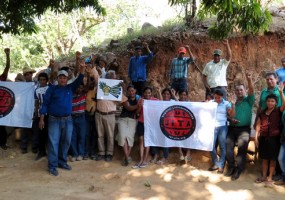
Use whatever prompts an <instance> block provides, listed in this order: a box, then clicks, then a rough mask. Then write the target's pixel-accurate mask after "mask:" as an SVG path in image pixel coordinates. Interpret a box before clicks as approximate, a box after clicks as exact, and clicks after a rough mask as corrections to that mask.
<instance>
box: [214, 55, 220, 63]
mask: <svg viewBox="0 0 285 200" xmlns="http://www.w3.org/2000/svg"><path fill="white" fill-rule="evenodd" d="M213 60H214V63H218V62H220V60H221V57H220V56H219V55H218V54H215V55H214V56H213Z"/></svg>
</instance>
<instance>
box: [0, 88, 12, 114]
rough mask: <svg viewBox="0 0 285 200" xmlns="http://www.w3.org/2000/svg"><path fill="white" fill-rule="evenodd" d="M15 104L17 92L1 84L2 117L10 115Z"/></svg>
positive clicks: (0, 104) (0, 103) (0, 112)
mask: <svg viewBox="0 0 285 200" xmlns="http://www.w3.org/2000/svg"><path fill="white" fill-rule="evenodd" d="M14 105H15V94H14V93H13V92H12V90H10V89H9V88H6V87H3V86H0V118H2V117H5V116H6V115H8V114H9V113H10V112H11V111H12V109H13V108H14Z"/></svg>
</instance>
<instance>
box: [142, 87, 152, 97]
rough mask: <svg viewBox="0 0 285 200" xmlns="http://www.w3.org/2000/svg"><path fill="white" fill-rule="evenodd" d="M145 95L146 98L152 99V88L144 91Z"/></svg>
mask: <svg viewBox="0 0 285 200" xmlns="http://www.w3.org/2000/svg"><path fill="white" fill-rule="evenodd" d="M143 96H144V98H145V99H150V97H151V90H150V89H147V90H145V91H144V92H143Z"/></svg>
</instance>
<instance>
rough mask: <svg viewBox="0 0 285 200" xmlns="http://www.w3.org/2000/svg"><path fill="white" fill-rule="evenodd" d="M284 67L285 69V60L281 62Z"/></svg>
mask: <svg viewBox="0 0 285 200" xmlns="http://www.w3.org/2000/svg"><path fill="white" fill-rule="evenodd" d="M281 63H282V66H283V67H285V59H282V60H281Z"/></svg>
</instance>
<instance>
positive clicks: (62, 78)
mask: <svg viewBox="0 0 285 200" xmlns="http://www.w3.org/2000/svg"><path fill="white" fill-rule="evenodd" d="M57 81H58V85H59V86H66V85H67V81H68V78H67V77H66V76H64V75H60V76H58V78H57Z"/></svg>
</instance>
